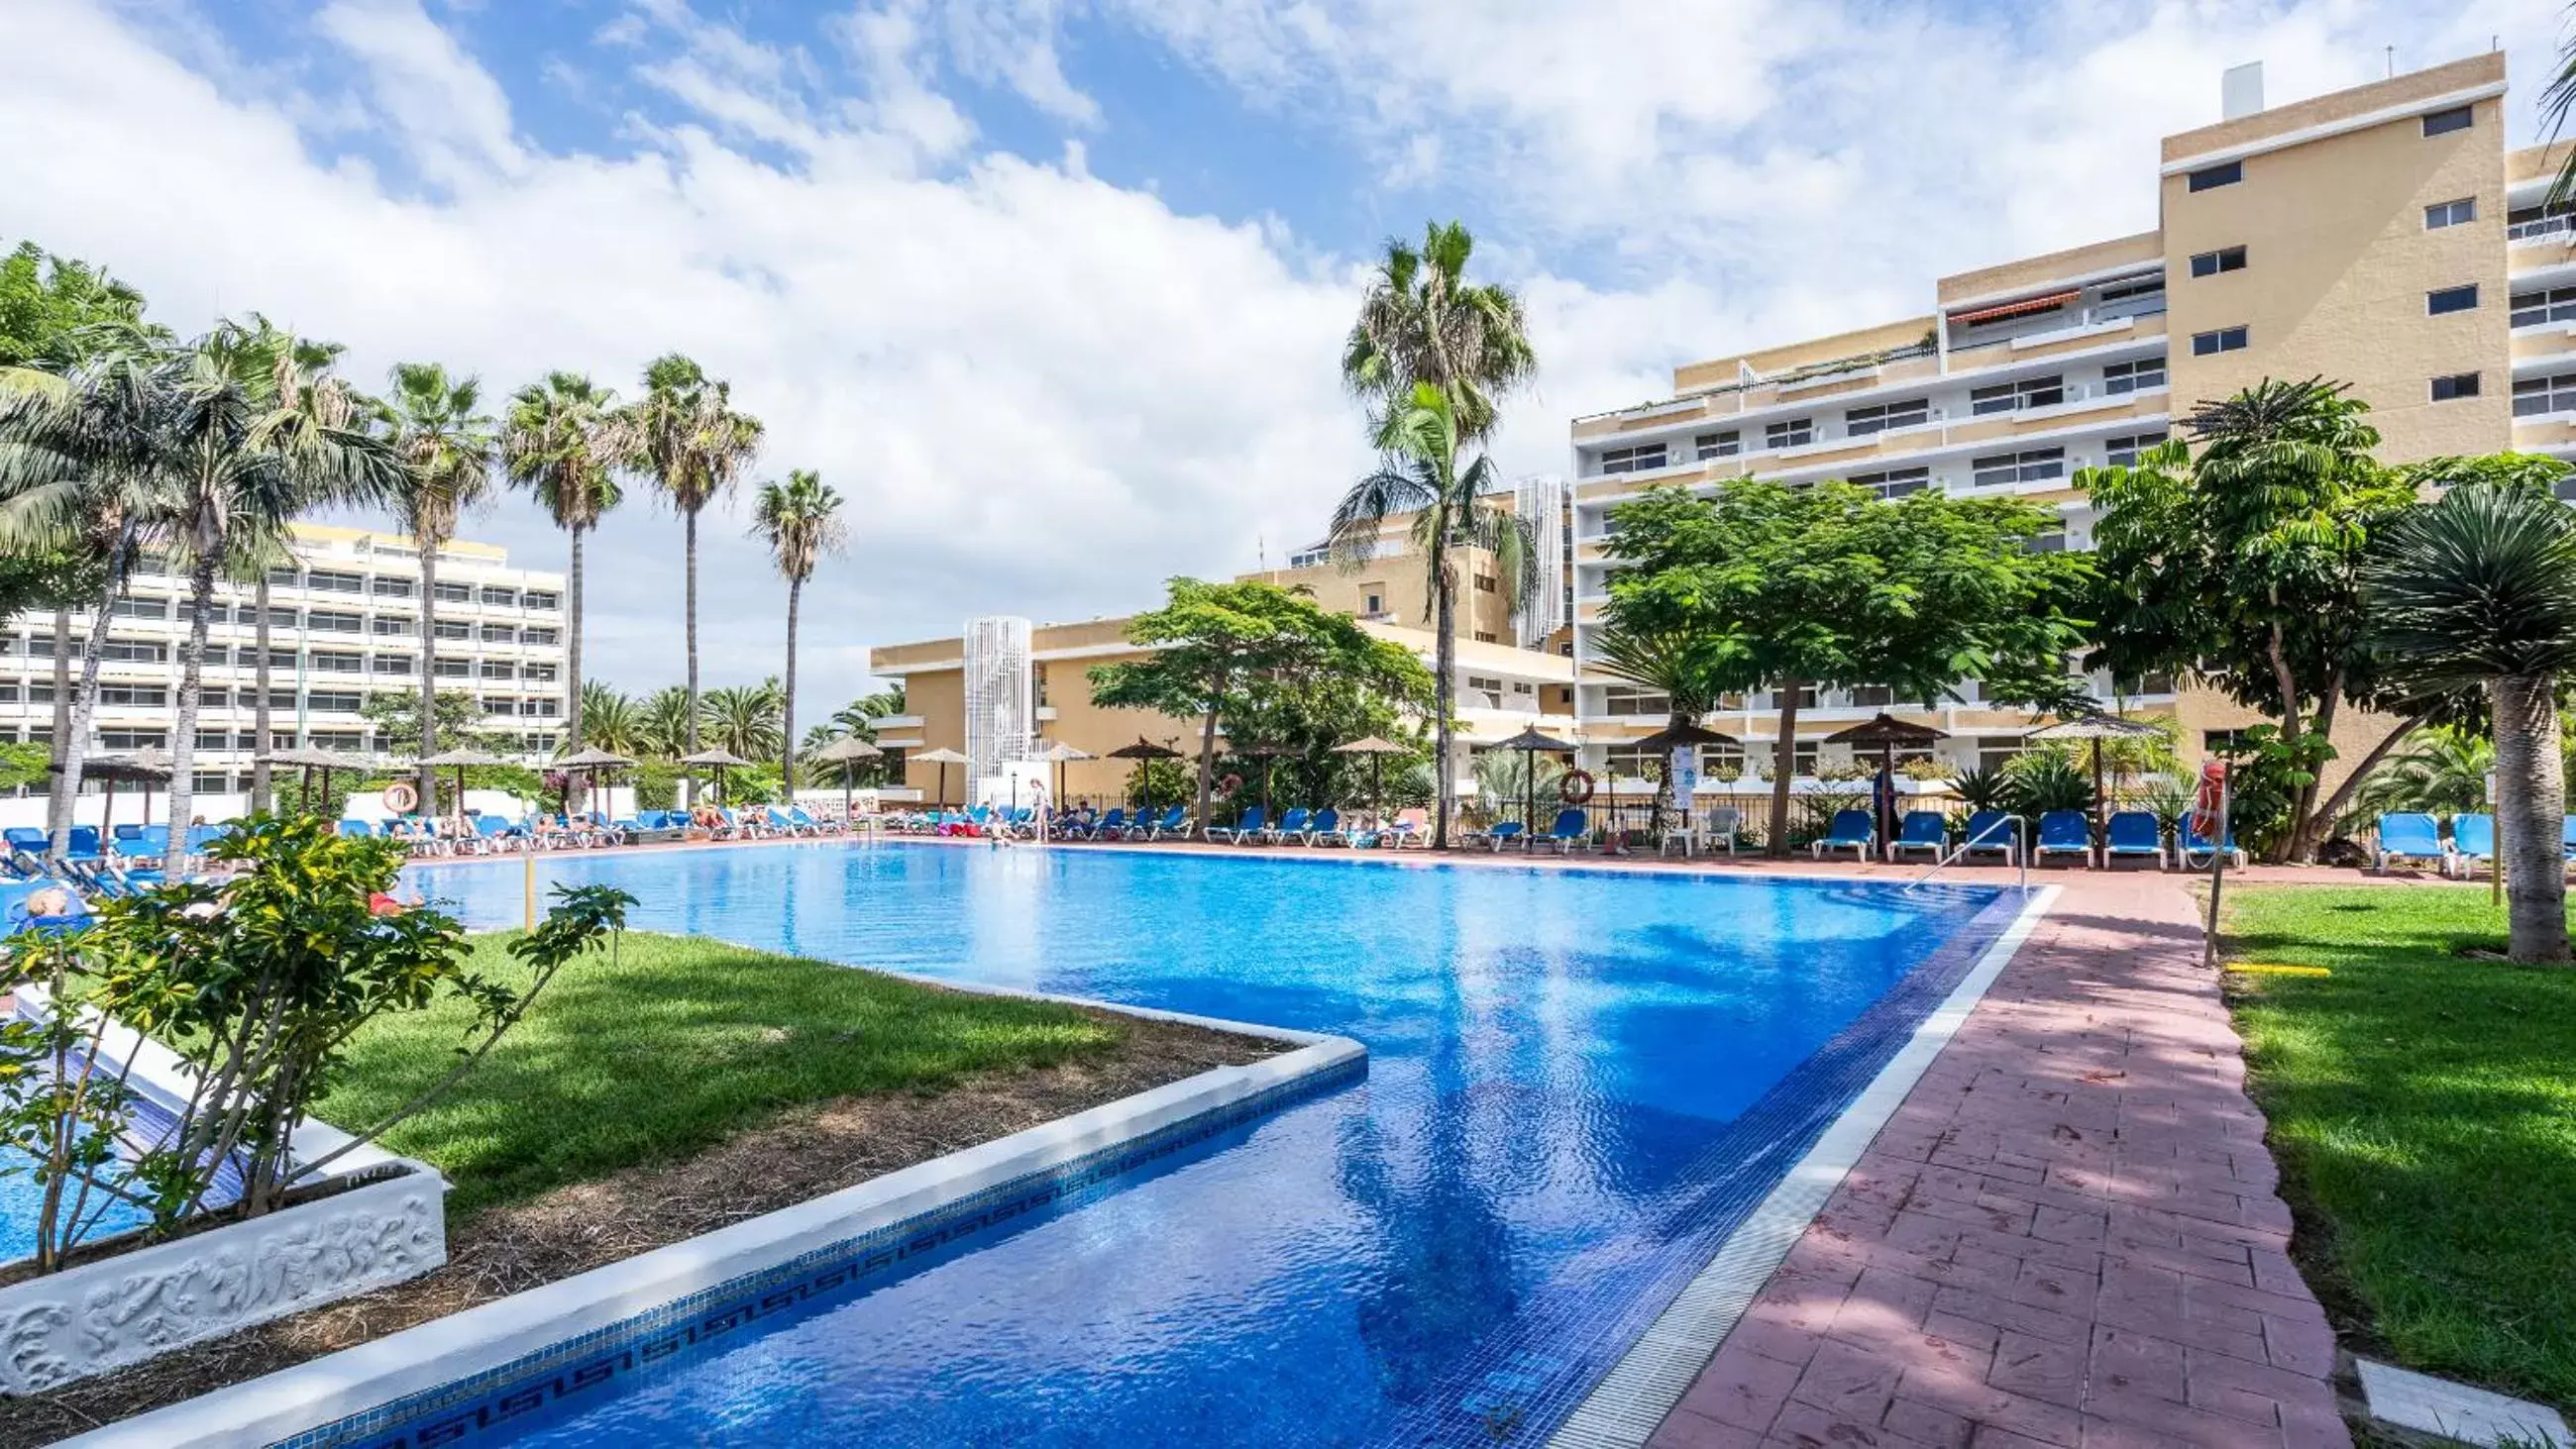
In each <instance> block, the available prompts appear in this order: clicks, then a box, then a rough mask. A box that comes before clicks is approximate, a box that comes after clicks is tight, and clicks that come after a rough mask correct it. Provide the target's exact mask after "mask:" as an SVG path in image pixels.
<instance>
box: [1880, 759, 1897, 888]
mask: <svg viewBox="0 0 2576 1449" xmlns="http://www.w3.org/2000/svg"><path fill="white" fill-rule="evenodd" d="M1878 768H1879V772H1880V773H1881V774H1883V775H1885V776H1886V777H1887V803H1886V804H1885V805H1882V806H1880V807H1879V814H1880V816H1881V817H1882V818H1881V819H1880V820H1879V822H1878V850H1879V854H1880V855H1881V856H1884V857H1886V858H1887V859H1890V860H1893V859H1895V857H1894V856H1892V855H1889V854H1888V852H1889V850H1890V849H1892V848H1893V847H1892V846H1891V844H1890V842H1892V841H1894V840H1895V839H1896V742H1895V741H1894V740H1889V741H1887V742H1886V743H1884V744H1882V745H1880V746H1879V747H1878Z"/></svg>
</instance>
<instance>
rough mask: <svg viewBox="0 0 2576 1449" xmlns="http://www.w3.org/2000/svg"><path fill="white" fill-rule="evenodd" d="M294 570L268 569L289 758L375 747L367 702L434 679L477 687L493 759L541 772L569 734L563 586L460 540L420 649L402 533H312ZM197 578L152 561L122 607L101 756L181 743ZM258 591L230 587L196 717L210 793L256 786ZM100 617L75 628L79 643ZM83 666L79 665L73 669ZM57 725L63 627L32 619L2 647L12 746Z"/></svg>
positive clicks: (295, 544) (102, 700)
mask: <svg viewBox="0 0 2576 1449" xmlns="http://www.w3.org/2000/svg"><path fill="white" fill-rule="evenodd" d="M290 551H291V553H292V562H290V563H288V564H284V565H281V566H280V567H278V568H277V569H275V570H274V571H272V572H271V573H270V575H269V579H268V592H269V598H268V609H269V645H268V647H269V655H270V658H269V729H270V733H271V734H272V736H273V737H274V740H275V744H276V747H277V748H280V749H286V748H292V747H294V746H297V745H305V746H311V747H316V748H321V749H330V750H340V751H344V752H347V753H352V754H361V755H363V754H371V753H376V752H379V751H380V750H381V748H382V744H383V742H382V741H380V740H378V739H376V738H375V737H374V735H373V734H372V732H371V730H370V727H369V726H368V724H367V722H366V720H365V719H364V718H362V717H361V715H360V712H359V711H360V709H361V708H362V707H363V706H364V704H365V703H366V699H367V696H368V695H370V694H375V693H385V692H394V691H400V692H403V693H406V694H417V693H418V691H419V689H420V675H421V670H422V669H423V668H427V669H429V670H430V671H431V672H432V673H433V674H434V675H435V676H436V677H437V679H438V682H439V687H440V688H441V689H443V690H446V689H453V690H458V691H464V692H469V693H471V694H472V695H473V697H474V700H475V703H476V704H477V706H478V707H479V708H480V710H481V712H482V714H483V715H484V717H485V728H486V729H488V730H490V731H491V739H490V741H488V742H487V748H498V749H501V750H505V751H506V750H515V751H517V752H519V753H520V754H522V755H523V756H524V757H525V758H528V759H530V760H537V759H543V758H545V757H547V756H548V755H551V754H552V753H553V752H554V748H555V744H556V741H557V739H558V738H559V737H560V734H561V725H562V720H563V713H564V690H565V688H566V686H567V683H568V681H567V680H566V679H565V676H564V669H565V658H564V655H565V648H564V646H565V634H564V630H565V628H566V627H567V625H566V621H565V616H564V587H563V576H562V575H560V574H554V573H545V572H539V571H534V570H529V569H519V568H512V567H511V566H510V561H509V554H508V553H507V551H506V550H504V549H501V548H499V547H497V546H495V545H492V544H483V543H464V542H455V543H449V544H447V545H446V546H445V547H443V548H441V549H440V550H439V554H438V622H437V635H438V637H437V638H436V639H435V640H432V641H429V643H430V645H431V647H430V648H429V649H427V650H424V649H423V647H422V645H423V640H422V638H421V610H420V555H419V552H418V550H417V549H416V548H415V547H414V546H413V544H412V541H411V540H410V539H408V538H405V537H402V536H401V535H398V534H388V533H380V532H375V531H371V530H366V529H356V528H336V527H325V526H319V525H298V526H297V527H296V529H295V533H294V537H293V540H292V542H291V546H290ZM187 591H188V586H187V580H186V578H185V577H184V576H183V574H182V572H181V571H180V570H179V569H178V568H176V567H175V566H173V565H172V563H171V562H170V561H169V560H168V559H166V558H163V557H161V556H158V555H147V556H146V557H145V559H144V560H143V562H142V564H141V566H140V567H138V568H137V569H136V570H135V573H134V577H133V578H132V580H131V581H130V583H129V584H128V586H127V588H126V590H125V594H124V597H122V598H120V599H118V600H117V601H116V604H115V614H114V617H113V618H112V619H111V620H110V622H109V624H108V635H107V647H106V650H105V652H104V655H103V657H102V659H101V661H100V668H99V679H100V696H99V704H98V714H97V720H96V725H95V733H94V735H93V738H92V739H91V740H90V746H91V748H92V749H95V750H102V751H105V752H108V753H120V752H123V751H127V750H136V749H142V748H146V747H151V748H157V749H168V748H169V747H170V745H171V739H170V729H171V723H172V719H173V709H174V705H175V702H176V700H177V697H178V690H179V655H180V649H181V646H182V645H183V644H184V643H185V641H186V639H187V632H188V601H187ZM256 600H257V595H256V592H255V590H253V589H252V588H251V587H250V586H248V585H244V584H236V583H233V582H230V581H220V582H218V584H217V585H216V592H215V615H214V622H213V626H212V629H211V631H210V632H209V634H208V636H207V641H206V668H205V675H204V682H203V697H202V701H201V705H200V714H199V716H198V723H197V755H196V770H197V779H196V788H197V789H198V790H200V791H205V792H212V793H223V792H227V791H245V790H248V789H249V788H250V774H251V761H252V759H253V757H254V756H256V755H257V754H258V753H259V750H258V743H257V740H256V739H255V738H254V736H253V733H252V729H251V711H252V708H253V706H254V705H255V703H256V695H255V690H256V688H257V685H256V679H257V674H256V671H257V667H258V654H257V649H256V645H255V643H254V632H253V631H254V630H255V629H256V628H257V626H258V605H257V602H256ZM90 617H91V616H90V614H89V613H88V612H87V611H86V610H83V611H78V612H75V613H74V614H73V615H72V618H71V637H72V641H73V647H74V648H78V647H79V643H80V641H81V640H83V639H85V638H87V637H88V630H89V626H90ZM73 668H74V669H75V671H76V670H77V668H78V661H77V660H75V661H73ZM54 728H55V683H54V621H53V617H52V616H51V615H50V614H25V615H21V616H19V617H18V618H16V619H13V620H11V621H10V622H9V624H8V626H7V630H6V633H5V635H0V738H5V739H10V740H34V741H46V740H51V739H52V738H53V732H54Z"/></svg>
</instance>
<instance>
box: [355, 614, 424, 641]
mask: <svg viewBox="0 0 2576 1449" xmlns="http://www.w3.org/2000/svg"><path fill="white" fill-rule="evenodd" d="M367 632H368V633H370V634H373V635H375V636H376V637H378V638H380V639H408V638H410V637H412V636H413V635H415V634H418V633H419V632H420V621H419V620H418V619H396V618H380V619H372V620H369V621H368V623H367Z"/></svg>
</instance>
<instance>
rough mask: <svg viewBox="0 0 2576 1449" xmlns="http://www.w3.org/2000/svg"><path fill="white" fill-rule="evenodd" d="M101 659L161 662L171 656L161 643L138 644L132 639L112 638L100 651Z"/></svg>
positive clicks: (130, 662)
mask: <svg viewBox="0 0 2576 1449" xmlns="http://www.w3.org/2000/svg"><path fill="white" fill-rule="evenodd" d="M98 657H99V658H101V659H116V660H121V661H123V662H125V663H127V664H159V663H162V662H163V661H165V660H167V659H168V658H169V657H170V650H169V648H168V647H167V646H166V645H161V644H138V643H136V642H135V641H133V640H131V639H110V640H108V641H107V643H106V644H105V645H104V646H103V647H101V648H100V650H99V651H98Z"/></svg>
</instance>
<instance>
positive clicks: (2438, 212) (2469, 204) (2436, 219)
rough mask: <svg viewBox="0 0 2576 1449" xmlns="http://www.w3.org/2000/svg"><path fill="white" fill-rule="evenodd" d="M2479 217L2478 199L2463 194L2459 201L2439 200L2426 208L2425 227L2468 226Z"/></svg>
mask: <svg viewBox="0 0 2576 1449" xmlns="http://www.w3.org/2000/svg"><path fill="white" fill-rule="evenodd" d="M2477 219H2478V199H2477V198H2476V197H2474V196H2463V197H2461V198H2460V199H2459V200H2457V201H2438V202H2435V203H2434V204H2433V205H2431V206H2428V207H2425V208H2424V229H2425V230H2426V231H2440V230H2441V229H2442V228H2444V227H2446V226H2466V225H2467V224H2469V223H2470V222H2473V221H2475V220H2477Z"/></svg>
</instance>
